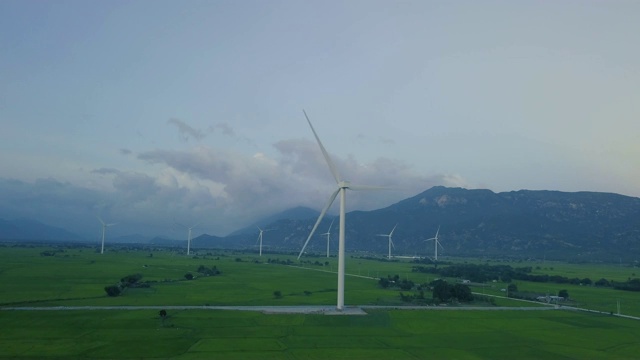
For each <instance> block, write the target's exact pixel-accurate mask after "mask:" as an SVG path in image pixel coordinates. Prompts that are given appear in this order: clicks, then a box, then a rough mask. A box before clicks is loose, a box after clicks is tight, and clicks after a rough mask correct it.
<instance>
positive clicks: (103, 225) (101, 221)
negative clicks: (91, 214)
mask: <svg viewBox="0 0 640 360" xmlns="http://www.w3.org/2000/svg"><path fill="white" fill-rule="evenodd" d="M96 217H97V218H98V220H99V221H100V223H101V224H102V246H101V247H100V254H104V234H105V233H106V232H107V227H109V226H113V225H115V224H116V223H113V224H106V223H105V222H104V221H103V220H102V219H101V218H100V216H96Z"/></svg>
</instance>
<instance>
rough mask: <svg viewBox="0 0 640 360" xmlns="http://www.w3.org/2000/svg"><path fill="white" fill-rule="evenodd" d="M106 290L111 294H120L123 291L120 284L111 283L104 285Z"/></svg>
mask: <svg viewBox="0 0 640 360" xmlns="http://www.w3.org/2000/svg"><path fill="white" fill-rule="evenodd" d="M104 291H106V292H107V295H109V296H114V297H115V296H118V295H120V293H121V292H122V289H121V288H120V286H119V285H109V286H105V287H104Z"/></svg>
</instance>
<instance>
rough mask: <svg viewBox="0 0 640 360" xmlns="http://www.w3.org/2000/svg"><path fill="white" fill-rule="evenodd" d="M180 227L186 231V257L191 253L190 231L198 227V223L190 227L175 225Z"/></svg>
mask: <svg viewBox="0 0 640 360" xmlns="http://www.w3.org/2000/svg"><path fill="white" fill-rule="evenodd" d="M176 224H178V225H180V226H182V227H183V228H185V229H187V231H188V233H187V255H189V254H190V253H191V230H192V229H193V228H195V227H196V226H198V225H200V223H197V224H195V225H193V226H191V227H189V226H186V225H182V224H180V223H176Z"/></svg>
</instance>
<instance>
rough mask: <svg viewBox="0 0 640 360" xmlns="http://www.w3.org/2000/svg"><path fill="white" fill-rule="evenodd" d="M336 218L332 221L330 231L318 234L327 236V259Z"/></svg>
mask: <svg viewBox="0 0 640 360" xmlns="http://www.w3.org/2000/svg"><path fill="white" fill-rule="evenodd" d="M334 221H335V218H334V219H333V220H331V224H330V225H329V230H327V232H326V233H322V234H318V235H327V257H329V238H330V237H331V227H332V226H333V222H334Z"/></svg>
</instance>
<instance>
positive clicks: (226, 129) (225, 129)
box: [215, 122, 236, 136]
mask: <svg viewBox="0 0 640 360" xmlns="http://www.w3.org/2000/svg"><path fill="white" fill-rule="evenodd" d="M215 129H219V130H220V131H222V133H223V134H224V135H228V136H235V135H236V133H235V131H234V130H233V128H232V127H231V126H230V125H229V124H227V123H226V122H225V123H219V124H216V126H215Z"/></svg>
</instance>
